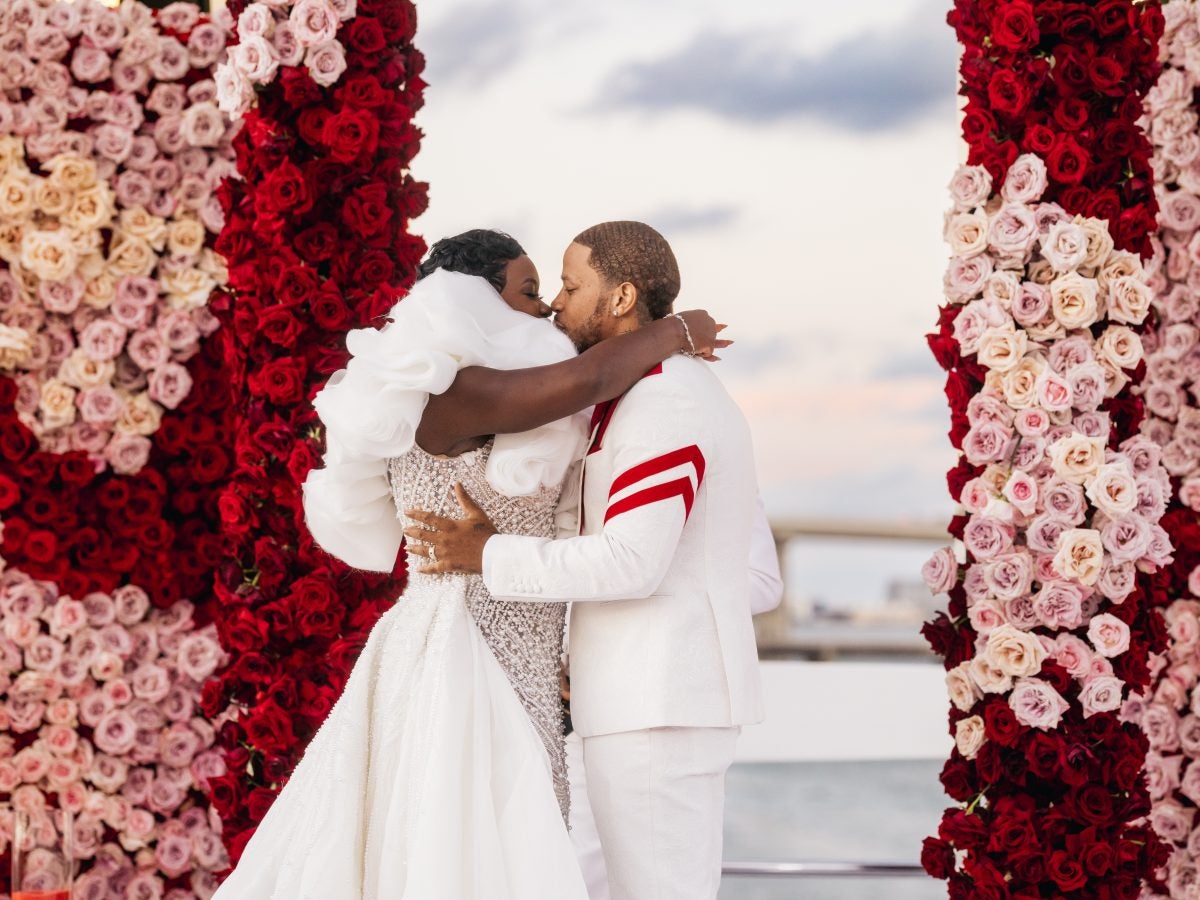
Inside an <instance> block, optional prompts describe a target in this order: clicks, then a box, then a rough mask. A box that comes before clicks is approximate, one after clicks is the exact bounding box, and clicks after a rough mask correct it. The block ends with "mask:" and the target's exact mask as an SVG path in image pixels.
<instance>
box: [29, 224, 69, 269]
mask: <svg viewBox="0 0 1200 900" xmlns="http://www.w3.org/2000/svg"><path fill="white" fill-rule="evenodd" d="M77 260H78V254H77V253H76V251H75V246H74V244H73V243H72V242H71V235H70V232H68V231H66V230H65V229H60V230H58V231H42V230H37V231H30V232H27V233H26V234H25V236H24V238H23V239H22V241H21V265H22V266H24V267H25V268H26V269H28V270H29V271H30V272H32V273H33V274H34V275H36V276H37V277H38V278H41V279H42V280H44V281H65V280H66V279H67V278H68V277H69V276H70V275H71V273H72V272H74V271H75V264H76V261H77Z"/></svg>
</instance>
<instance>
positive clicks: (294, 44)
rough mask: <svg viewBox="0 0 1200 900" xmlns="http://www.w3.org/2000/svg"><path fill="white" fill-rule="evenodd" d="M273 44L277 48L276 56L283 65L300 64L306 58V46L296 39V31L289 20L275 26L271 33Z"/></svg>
mask: <svg viewBox="0 0 1200 900" xmlns="http://www.w3.org/2000/svg"><path fill="white" fill-rule="evenodd" d="M271 44H272V46H273V47H274V48H275V56H276V58H277V59H278V60H279V64H280V65H281V66H298V65H300V62H301V61H302V60H303V59H304V47H302V46H301V45H300V42H299V41H298V40H296V33H295V32H294V31H292V26H291V25H290V24H289V23H287V22H280V23H279V24H278V25H276V26H275V33H274V34H273V35H271Z"/></svg>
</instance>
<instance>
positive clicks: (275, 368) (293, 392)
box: [246, 357, 305, 406]
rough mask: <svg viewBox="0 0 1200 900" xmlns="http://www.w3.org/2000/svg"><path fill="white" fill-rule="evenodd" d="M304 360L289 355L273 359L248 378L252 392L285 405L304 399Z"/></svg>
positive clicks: (279, 404)
mask: <svg viewBox="0 0 1200 900" xmlns="http://www.w3.org/2000/svg"><path fill="white" fill-rule="evenodd" d="M304 376H305V368H304V363H303V361H301V360H299V359H293V358H289V357H283V358H280V359H275V360H272V361H271V362H269V363H267V364H266V365H264V366H263V367H262V368H261V369H259V370H258V371H257V372H254V373H253V374H252V375H251V376H250V377H249V378H248V379H247V380H246V385H247V387H249V388H250V393H251V394H253V395H255V396H260V397H266V398H267V399H268V400H270V401H271V402H272V403H274V404H276V405H278V406H283V405H285V404H288V403H297V402H299V401H300V400H302V399H304Z"/></svg>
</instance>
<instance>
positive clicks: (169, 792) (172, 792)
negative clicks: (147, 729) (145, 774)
mask: <svg viewBox="0 0 1200 900" xmlns="http://www.w3.org/2000/svg"><path fill="white" fill-rule="evenodd" d="M156 742H157V741H156ZM186 798H187V791H186V790H185V789H184V788H182V787H181V786H179V785H178V784H176V783H175V782H173V781H169V780H167V779H165V778H156V779H154V783H153V784H152V785H151V786H150V797H149V799H148V800H147V804H146V805H147V806H149V807H150V809H152V810H154V812H156V813H159V814H160V815H167V814H168V813H172V812H174V811H175V810H176V809H178V808H179V804H181V803H183V801H184V800H185V799H186Z"/></svg>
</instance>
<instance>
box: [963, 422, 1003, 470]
mask: <svg viewBox="0 0 1200 900" xmlns="http://www.w3.org/2000/svg"><path fill="white" fill-rule="evenodd" d="M1012 441H1013V435H1012V431H1011V430H1009V429H1008V428H1006V427H1004V426H1003V425H1001V424H1000V423H999V422H981V423H980V424H978V425H975V426H973V427H972V428H971V430H970V431H968V432H967V436H966V438H965V439H964V440H963V453H964V454H965V455H966V457H967V461H968V462H970V463H971V464H972V465H977V466H978V465H987V464H988V463H992V462H998V461H1000V460H1002V459H1004V458H1005V457H1006V456H1007V455H1008V452H1009V450H1010V449H1011V447H1012Z"/></svg>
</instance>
